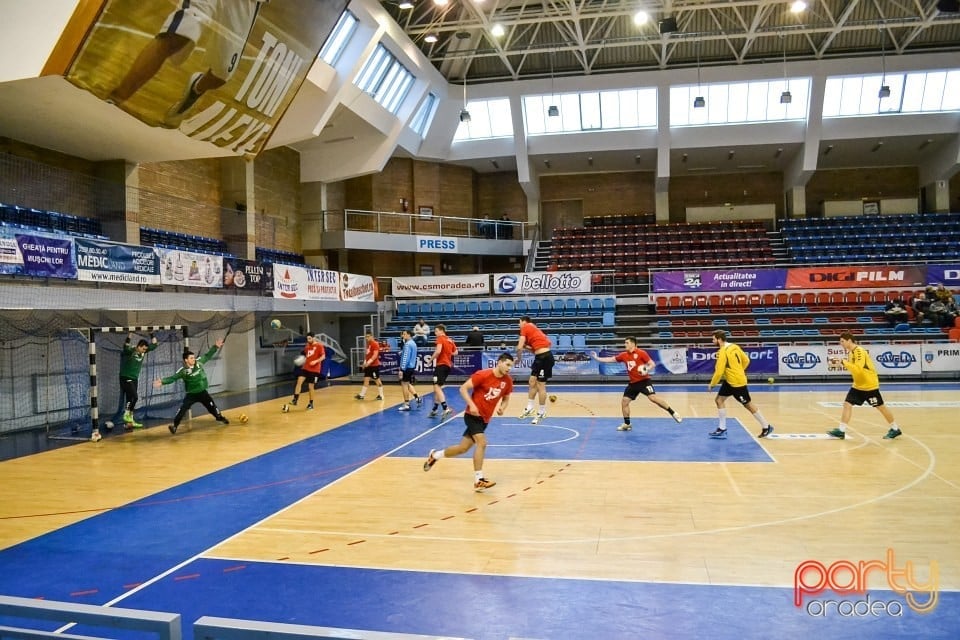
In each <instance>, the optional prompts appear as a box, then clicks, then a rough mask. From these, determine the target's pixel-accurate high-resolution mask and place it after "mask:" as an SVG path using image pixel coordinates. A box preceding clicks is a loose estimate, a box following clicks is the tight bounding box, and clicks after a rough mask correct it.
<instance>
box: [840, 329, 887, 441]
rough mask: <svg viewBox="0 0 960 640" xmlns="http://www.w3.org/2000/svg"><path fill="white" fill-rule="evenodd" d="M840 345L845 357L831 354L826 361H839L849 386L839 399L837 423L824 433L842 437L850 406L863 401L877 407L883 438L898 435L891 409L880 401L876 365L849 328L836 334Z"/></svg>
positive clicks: (848, 419) (845, 434) (851, 407)
mask: <svg viewBox="0 0 960 640" xmlns="http://www.w3.org/2000/svg"><path fill="white" fill-rule="evenodd" d="M840 346H841V347H843V350H844V351H846V352H847V354H848V355H847V359H846V360H842V359H840V358H831V359H830V360H831V362H830V363H831V364H832V365H834V366H836V365H838V364H842V365H843V367H844V368H845V369H846V370H847V371H849V372H850V375H851V376H853V386H852V387H850V391H848V392H847V397H846V398H845V399H844V401H843V412H842V413H841V414H840V426H838V427H837V428H836V429H831V430H830V431H827V434H828V435H830V436H833V437H834V438H837V439H839V440H843V439H844V438H846V437H847V424H848V423H849V422H850V416H851V415H852V414H853V406H854V405H857V406H860V405H862V404H863V403H867V404H868V405H870V406H871V407H873V408H875V409H876V410H877V411H879V412H880V414H881V415H882V416H883V418H884V420H886V421H887V425H888V427H889V429H888V431H887V435H885V436H883V437H884V439H885V440H893V439H894V438H897V437H899V436H901V435H902V434H903V432H902V431H900V427H899V426H897V421H896V420H894V419H893V413H891V412H890V409H888V408H887V406H886V405H885V404H883V396H881V395H880V378H878V377H877V367H876V365H874V364H873V360H872V359H871V358H870V354H869V353H867V350H866V349H864V348H863V347H861V346H860V345H859V344H857V341H856V340H855V339H854V337H853V334H852V333H850V332H849V331H845V332H844V333H841V334H840Z"/></svg>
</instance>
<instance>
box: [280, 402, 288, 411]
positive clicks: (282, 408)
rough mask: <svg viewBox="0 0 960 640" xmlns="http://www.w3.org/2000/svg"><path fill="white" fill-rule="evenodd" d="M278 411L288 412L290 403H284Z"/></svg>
mask: <svg viewBox="0 0 960 640" xmlns="http://www.w3.org/2000/svg"><path fill="white" fill-rule="evenodd" d="M280 411H281V412H283V413H290V405H288V404H285V405H282V406H281V407H280Z"/></svg>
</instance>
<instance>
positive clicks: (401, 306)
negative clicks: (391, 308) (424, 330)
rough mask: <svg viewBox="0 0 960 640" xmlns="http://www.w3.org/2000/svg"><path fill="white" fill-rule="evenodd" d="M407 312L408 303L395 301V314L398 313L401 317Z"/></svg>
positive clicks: (408, 310)
mask: <svg viewBox="0 0 960 640" xmlns="http://www.w3.org/2000/svg"><path fill="white" fill-rule="evenodd" d="M409 313H410V305H409V304H407V303H406V302H398V303H397V315H398V316H401V317H402V316H405V315H407V314H409Z"/></svg>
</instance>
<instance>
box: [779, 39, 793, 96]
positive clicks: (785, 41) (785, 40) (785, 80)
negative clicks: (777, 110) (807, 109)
mask: <svg viewBox="0 0 960 640" xmlns="http://www.w3.org/2000/svg"><path fill="white" fill-rule="evenodd" d="M780 40H781V41H782V42H783V84H784V86H785V87H786V89H784V91H783V93H781V94H780V104H790V103H791V102H793V95H792V94H791V93H790V81H789V80H787V39H786V38H784V37H783V36H782V35H781V36H780Z"/></svg>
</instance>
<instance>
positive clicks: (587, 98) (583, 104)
mask: <svg viewBox="0 0 960 640" xmlns="http://www.w3.org/2000/svg"><path fill="white" fill-rule="evenodd" d="M580 123H581V125H580V126H581V127H582V128H583V130H584V131H588V130H590V129H599V128H600V94H599V93H597V92H596V91H590V92H588V93H581V94H580Z"/></svg>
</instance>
